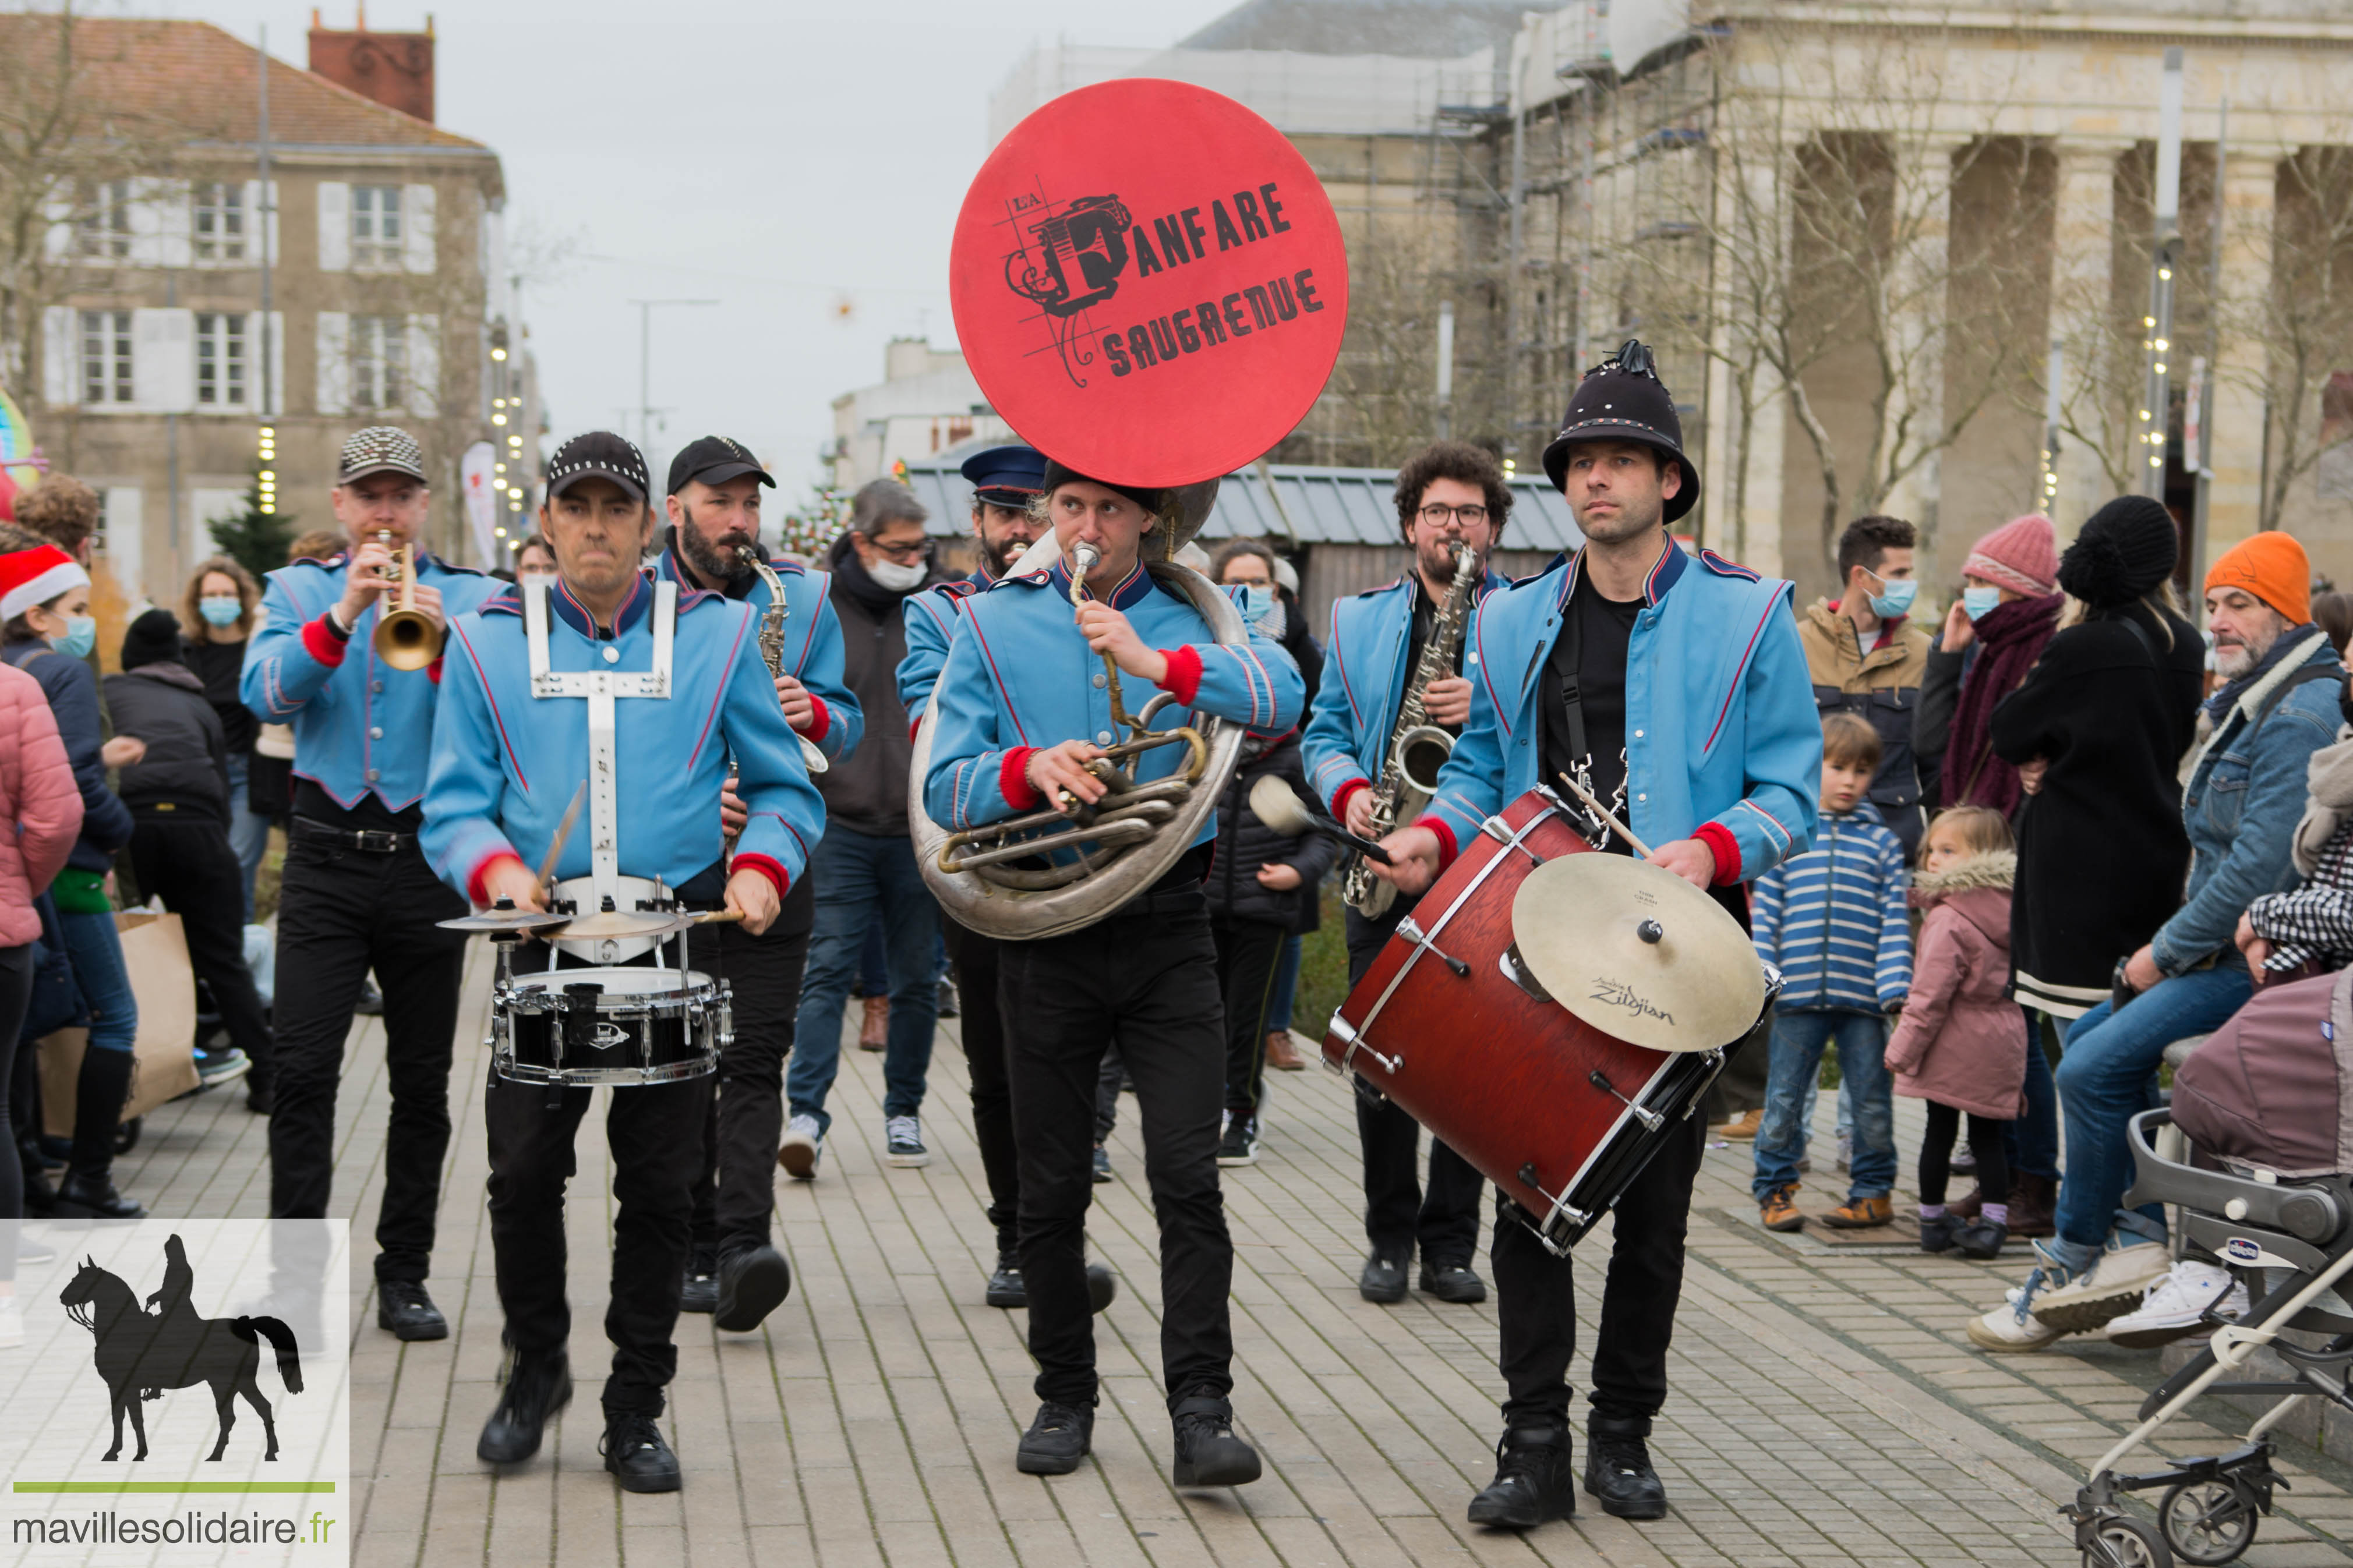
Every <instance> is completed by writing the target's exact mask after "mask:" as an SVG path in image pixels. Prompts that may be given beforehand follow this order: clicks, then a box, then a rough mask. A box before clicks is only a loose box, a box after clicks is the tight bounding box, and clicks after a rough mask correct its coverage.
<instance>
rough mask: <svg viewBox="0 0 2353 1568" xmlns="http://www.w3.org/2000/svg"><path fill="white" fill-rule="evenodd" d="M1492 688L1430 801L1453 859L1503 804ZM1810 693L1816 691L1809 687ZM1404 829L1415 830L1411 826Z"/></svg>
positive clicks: (1481, 688)
mask: <svg viewBox="0 0 2353 1568" xmlns="http://www.w3.org/2000/svg"><path fill="white" fill-rule="evenodd" d="M1503 600H1504V595H1501V594H1490V595H1487V596H1486V597H1485V598H1483V599H1481V600H1480V601H1479V608H1478V609H1477V610H1476V611H1475V612H1474V613H1473V614H1472V617H1471V632H1470V637H1471V644H1470V646H1471V647H1484V646H1485V645H1484V644H1483V643H1482V642H1481V641H1480V640H1479V622H1480V620H1481V619H1482V617H1483V616H1485V615H1486V614H1487V609H1488V606H1489V605H1495V604H1500V603H1501V602H1503ZM1492 684H1493V683H1492V682H1490V681H1486V680H1478V679H1474V680H1472V682H1471V717H1470V718H1469V719H1467V720H1465V721H1463V725H1462V733H1461V735H1459V736H1457V737H1456V738H1455V742H1454V750H1453V752H1451V754H1450V755H1449V756H1448V757H1447V759H1446V765H1445V766H1444V767H1442V768H1440V769H1439V771H1438V793H1437V794H1436V795H1433V796H1431V797H1430V806H1429V809H1428V811H1427V812H1426V813H1425V815H1426V816H1432V817H1435V818H1437V819H1438V820H1439V821H1440V822H1442V823H1444V824H1445V825H1446V828H1447V831H1448V832H1449V833H1451V834H1452V835H1453V836H1454V842H1453V843H1452V844H1451V845H1447V846H1445V848H1446V849H1447V851H1448V853H1449V855H1450V857H1451V855H1454V854H1459V853H1461V848H1462V846H1464V845H1465V844H1468V843H1470V842H1471V836H1472V834H1474V833H1476V832H1478V831H1479V825H1480V824H1481V823H1482V822H1484V821H1486V820H1487V819H1488V818H1489V817H1491V816H1494V815H1495V813H1496V811H1497V810H1498V809H1499V808H1500V807H1501V806H1502V805H1503V804H1504V794H1503V779H1504V724H1503V718H1502V716H1501V715H1500V714H1498V713H1497V712H1496V711H1495V702H1494V698H1493V693H1492V692H1491V691H1490V689H1489V688H1490V686H1491V685H1492ZM1807 689H1808V690H1809V691H1810V690H1811V689H1812V688H1810V687H1809V688H1807ZM1403 826H1413V825H1412V824H1411V823H1407V824H1404V825H1403Z"/></svg>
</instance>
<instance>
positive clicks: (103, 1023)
mask: <svg viewBox="0 0 2353 1568" xmlns="http://www.w3.org/2000/svg"><path fill="white" fill-rule="evenodd" d="M58 934H59V935H61V936H63V937H64V938H65V939H66V957H67V959H68V960H69V961H70V962H71V963H72V964H73V973H74V984H76V985H77V986H79V987H80V989H81V1001H82V1005H83V1006H85V1007H87V1008H89V1009H90V1049H92V1050H98V1051H127V1050H129V1049H130V1048H131V1047H132V1043H133V1042H134V1041H136V1040H137V1039H138V1038H139V998H138V997H136V996H134V995H132V993H131V971H130V969H129V968H128V967H127V966H126V965H125V964H124V963H123V962H122V938H121V936H119V935H117V934H116V932H115V929H114V917H113V916H112V915H111V914H108V915H69V914H67V913H66V912H65V911H64V910H58Z"/></svg>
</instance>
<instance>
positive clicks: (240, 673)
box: [180, 639, 261, 757]
mask: <svg viewBox="0 0 2353 1568" xmlns="http://www.w3.org/2000/svg"><path fill="white" fill-rule="evenodd" d="M180 657H181V660H182V662H183V663H185V664H186V665H187V667H188V668H189V669H190V670H191V671H193V672H194V673H195V678H196V679H198V680H201V681H203V682H204V683H205V700H206V701H207V702H209V703H211V704H212V705H213V711H214V712H216V713H217V714H219V715H220V721H221V734H222V736H223V738H224V739H226V740H227V742H228V754H229V755H230V756H232V757H240V756H243V755H245V754H246V753H247V752H250V751H252V750H253V737H254V734H255V732H256V731H258V730H259V728H260V725H261V721H260V720H259V719H256V718H255V717H254V716H253V710H252V709H250V708H248V707H247V706H246V705H245V702H244V700H243V699H241V698H239V697H238V696H237V682H238V681H239V680H240V679H243V677H244V674H245V645H244V644H243V643H241V642H196V641H194V640H190V639H183V640H182V642H181V644H180Z"/></svg>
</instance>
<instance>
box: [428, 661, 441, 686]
mask: <svg viewBox="0 0 2353 1568" xmlns="http://www.w3.org/2000/svg"><path fill="white" fill-rule="evenodd" d="M425 679H427V680H429V681H431V682H432V683H433V684H434V685H436V686H438V685H440V684H441V661H440V660H439V659H438V658H437V659H435V660H434V661H433V662H432V663H431V664H428V665H427V666H426V667H425Z"/></svg>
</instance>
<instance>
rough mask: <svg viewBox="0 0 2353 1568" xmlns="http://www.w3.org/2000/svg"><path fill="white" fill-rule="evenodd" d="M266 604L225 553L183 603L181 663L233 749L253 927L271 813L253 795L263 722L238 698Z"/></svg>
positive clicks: (241, 863) (234, 829)
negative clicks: (256, 752) (261, 808)
mask: <svg viewBox="0 0 2353 1568" xmlns="http://www.w3.org/2000/svg"><path fill="white" fill-rule="evenodd" d="M260 605H261V586H260V584H258V583H256V582H255V581H254V580H253V574H252V573H250V572H248V571H247V570H246V569H245V568H244V567H243V566H240V565H238V564H237V563H236V562H235V561H233V560H231V559H230V558H229V557H227V556H226V555H216V556H214V557H212V558H211V559H210V560H208V561H206V562H205V563H202V564H201V565H199V566H198V567H197V568H196V569H195V572H194V573H192V574H190V575H189V577H188V591H187V593H186V595H185V596H184V597H183V598H182V599H181V602H180V625H181V626H182V628H183V635H184V637H185V642H184V643H183V645H182V647H181V649H180V659H181V663H182V664H183V665H185V667H186V668H187V669H188V671H189V673H191V674H193V675H194V676H195V678H196V679H198V680H200V681H202V682H204V687H205V700H206V701H207V702H209V703H211V704H212V705H213V711H214V712H215V713H216V714H218V715H220V722H221V737H222V740H223V741H224V742H226V743H227V748H228V824H227V826H228V842H229V847H230V848H231V849H233V850H235V851H236V853H237V870H238V872H239V874H240V876H241V877H242V879H243V888H244V893H245V919H246V921H247V923H248V924H250V923H251V922H252V920H253V879H254V878H255V876H256V875H258V874H259V872H260V870H261V857H262V855H263V853H264V852H265V851H266V850H268V849H269V818H268V817H267V816H263V815H261V814H260V813H259V812H258V811H256V810H254V809H253V804H252V801H251V799H250V798H249V794H250V792H249V786H250V784H251V781H252V769H253V742H254V740H255V738H256V737H257V736H259V733H260V731H261V722H260V721H259V720H258V719H256V718H255V717H254V716H253V710H251V709H250V708H248V707H247V706H246V705H245V701H244V699H242V698H240V697H239V696H238V695H237V684H238V679H239V677H240V676H241V675H242V674H243V672H244V669H245V647H246V643H247V641H248V639H249V638H250V637H252V635H253V620H254V611H255V610H257V609H259V607H260Z"/></svg>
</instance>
